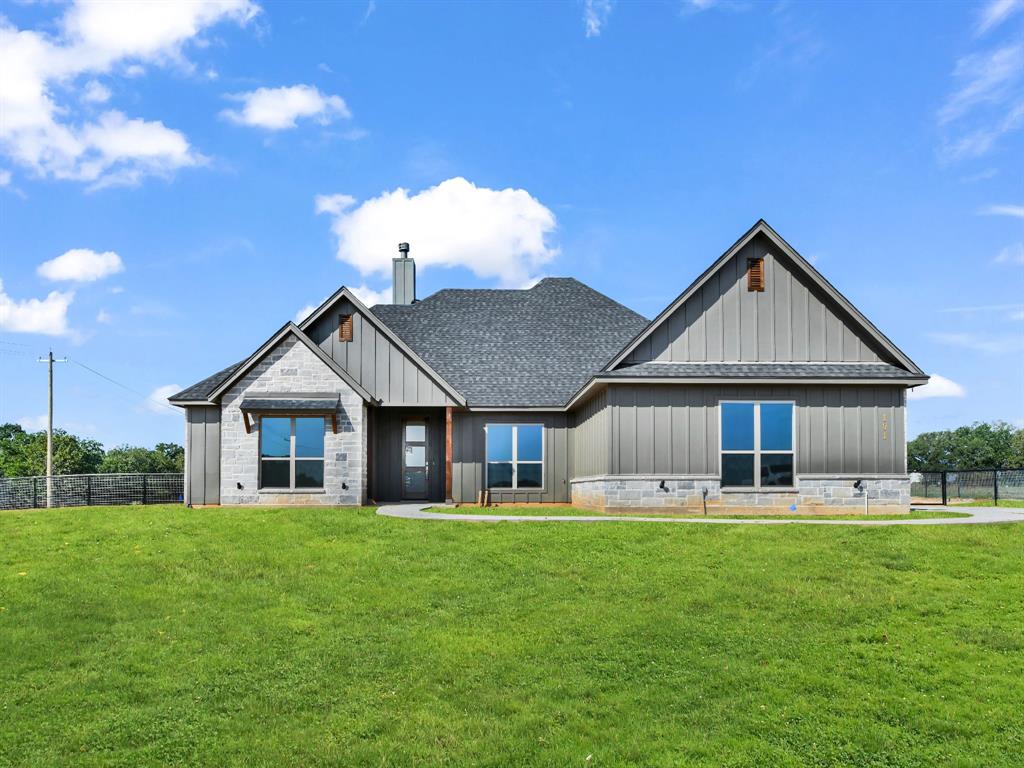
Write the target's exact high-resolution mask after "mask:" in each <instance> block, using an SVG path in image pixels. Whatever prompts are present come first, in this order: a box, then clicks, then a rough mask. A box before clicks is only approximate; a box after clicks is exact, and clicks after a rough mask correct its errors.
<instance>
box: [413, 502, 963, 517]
mask: <svg viewBox="0 0 1024 768" xmlns="http://www.w3.org/2000/svg"><path fill="white" fill-rule="evenodd" d="M430 510H431V511H434V512H445V513H451V514H456V515H516V516H523V517H575V516H579V515H583V516H589V517H594V516H601V515H604V514H607V515H609V516H613V517H614V516H616V514H617V513H615V512H607V513H603V512H595V511H594V510H592V509H581V508H579V507H561V506H553V505H547V506H545V505H543V504H539V505H537V506H529V505H524V506H516V505H511V506H497V507H479V506H476V505H472V504H466V505H463V506H459V507H431V508H430ZM621 516H623V517H626V516H628V513H626V514H623V515H621ZM637 516H638V517H669V518H671V517H677V518H686V519H694V518H703V517H704V515H703V514H702V513H701V512H700V511H699V510H696V511H689V512H643V513H640V514H638V515H637ZM970 516H971V515H970V513H968V512H950V511H948V510H941V509H915V510H912V511H911V512H910V513H908V514H904V515H885V514H877V515H870V514H869V515H863V514H861V515H791V514H785V515H714V514H713V515H708V516H707V517H709V518H716V519H721V520H782V519H786V520H940V519H942V518H948V517H970Z"/></svg>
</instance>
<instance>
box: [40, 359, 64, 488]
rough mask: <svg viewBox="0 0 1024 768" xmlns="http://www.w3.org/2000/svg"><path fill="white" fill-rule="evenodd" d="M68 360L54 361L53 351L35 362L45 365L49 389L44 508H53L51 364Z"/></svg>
mask: <svg viewBox="0 0 1024 768" xmlns="http://www.w3.org/2000/svg"><path fill="white" fill-rule="evenodd" d="M67 361H68V359H67V358H66V357H62V358H61V359H60V360H56V359H54V357H53V350H52V349H51V350H50V351H49V352H47V354H46V357H40V358H39V359H38V360H37V362H40V363H46V365H47V368H48V373H49V387H48V392H47V406H46V506H47V507H52V506H53V364H54V363H66V362H67Z"/></svg>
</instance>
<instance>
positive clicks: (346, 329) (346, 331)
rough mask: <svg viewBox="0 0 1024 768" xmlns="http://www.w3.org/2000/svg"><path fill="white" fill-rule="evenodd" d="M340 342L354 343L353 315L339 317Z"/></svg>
mask: <svg viewBox="0 0 1024 768" xmlns="http://www.w3.org/2000/svg"><path fill="white" fill-rule="evenodd" d="M338 341H352V315H338Z"/></svg>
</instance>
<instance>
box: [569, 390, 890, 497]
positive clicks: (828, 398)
mask: <svg viewBox="0 0 1024 768" xmlns="http://www.w3.org/2000/svg"><path fill="white" fill-rule="evenodd" d="M905 392H906V390H905V389H904V388H903V387H895V386H870V385H837V386H810V385H809V386H802V385H791V386H716V385H710V386H705V385H668V384H663V385H647V384H637V385H620V386H615V387H611V388H609V391H608V411H609V418H610V420H611V438H610V439H611V452H610V453H611V456H610V462H609V470H608V473H609V474H612V475H658V474H671V475H709V476H716V477H717V476H718V474H719V455H718V452H719V438H718V431H719V409H718V404H719V402H720V401H723V400H760V401H764V400H791V401H794V402H795V403H796V432H795V443H796V472H797V474H798V475H812V474H813V475H855V474H865V475H875V474H883V475H888V474H895V475H903V474H906V471H907V466H906V434H905V432H904V410H905V401H904V398H905ZM578 476H579V475H578Z"/></svg>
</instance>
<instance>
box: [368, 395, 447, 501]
mask: <svg viewBox="0 0 1024 768" xmlns="http://www.w3.org/2000/svg"><path fill="white" fill-rule="evenodd" d="M369 413H370V417H369V418H370V435H371V437H370V456H371V459H370V496H371V498H373V499H374V501H378V502H380V501H399V500H401V498H402V449H403V447H404V445H405V442H404V434H405V424H406V422H409V421H422V422H424V423H425V424H426V426H427V498H428V499H430V500H432V501H444V439H445V436H444V430H445V424H444V410H443V409H441V408H437V409H423V408H371V409H370V410H369Z"/></svg>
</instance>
